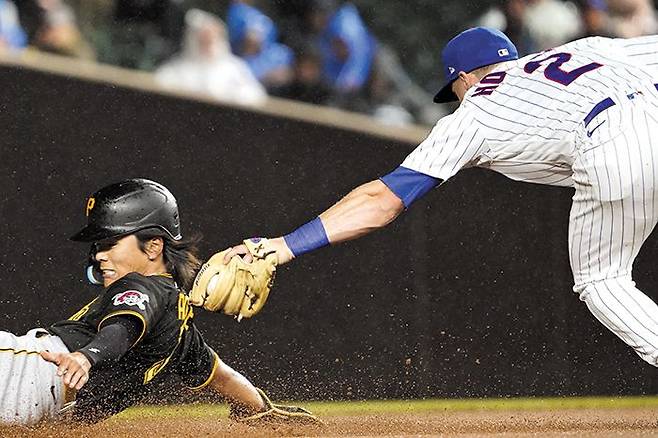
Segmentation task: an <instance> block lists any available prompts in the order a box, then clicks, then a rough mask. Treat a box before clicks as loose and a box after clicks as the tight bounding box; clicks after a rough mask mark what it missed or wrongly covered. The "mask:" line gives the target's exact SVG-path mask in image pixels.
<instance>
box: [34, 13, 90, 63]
mask: <svg viewBox="0 0 658 438" xmlns="http://www.w3.org/2000/svg"><path fill="white" fill-rule="evenodd" d="M35 4H36V6H37V9H36V17H35V24H36V26H35V30H34V32H33V33H32V36H31V38H30V44H31V45H33V46H34V47H36V48H37V49H39V50H43V51H46V52H52V53H57V54H60V55H66V56H74V57H78V58H83V59H94V57H95V55H94V51H93V49H92V48H91V46H90V45H89V44H88V43H87V42H86V41H85V40H84V39H83V38H82V34H81V33H80V30H79V29H78V25H77V23H76V20H75V14H74V12H73V9H71V7H70V6H68V5H67V4H65V3H64V2H63V1H62V0H37V1H36V2H35Z"/></svg>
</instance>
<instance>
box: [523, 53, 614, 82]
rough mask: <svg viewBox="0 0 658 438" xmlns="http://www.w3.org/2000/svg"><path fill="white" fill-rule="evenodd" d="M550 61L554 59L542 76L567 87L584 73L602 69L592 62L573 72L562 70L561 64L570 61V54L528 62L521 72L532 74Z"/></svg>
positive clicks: (554, 55) (601, 65) (600, 65)
mask: <svg viewBox="0 0 658 438" xmlns="http://www.w3.org/2000/svg"><path fill="white" fill-rule="evenodd" d="M551 59H554V61H553V62H551V63H550V64H548V65H547V66H546V68H545V69H544V76H546V79H549V80H551V81H553V82H557V83H559V84H562V85H565V86H567V85H569V84H571V83H572V82H573V81H575V80H576V79H578V78H579V77H580V76H581V75H584V74H585V73H587V72H589V71H592V70H596V69H597V68H599V67H603V64H599V63H598V62H592V63H590V64H586V65H583V66H582V67H578V68H575V69H573V70H562V68H561V67H562V64H564V63H565V62H568V61H569V60H570V59H571V53H565V52H561V53H555V54H553V55H550V56H547V57H545V58H543V59H538V60H537V61H530V62H529V63H527V64H526V65H525V67H523V70H524V71H525V72H526V73H528V74H532V73H534V72H535V71H537V69H538V68H539V67H540V66H541V65H542V64H543V63H545V62H546V61H549V60H551Z"/></svg>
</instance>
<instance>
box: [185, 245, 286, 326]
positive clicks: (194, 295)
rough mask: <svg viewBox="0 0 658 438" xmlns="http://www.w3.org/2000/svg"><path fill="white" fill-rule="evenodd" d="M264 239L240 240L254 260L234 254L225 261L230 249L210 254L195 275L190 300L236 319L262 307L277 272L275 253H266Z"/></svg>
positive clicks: (249, 315) (254, 312)
mask: <svg viewBox="0 0 658 438" xmlns="http://www.w3.org/2000/svg"><path fill="white" fill-rule="evenodd" d="M266 242H267V239H247V240H245V241H244V242H243V243H244V244H245V246H246V247H247V249H248V250H249V252H250V253H251V255H252V257H253V261H252V262H251V263H246V262H245V261H244V260H243V259H242V258H241V257H239V256H234V257H233V258H232V259H231V261H230V262H229V263H228V264H226V265H225V264H224V256H225V255H226V253H227V252H228V251H229V249H227V250H224V251H222V252H219V253H217V254H215V255H213V256H212V257H211V258H210V259H209V260H208V261H207V262H206V263H205V264H204V265H203V266H202V267H201V270H200V271H199V273H198V274H197V276H196V278H195V280H194V284H193V286H192V291H191V292H190V303H191V304H192V305H194V306H198V307H203V308H204V309H206V310H209V311H211V312H219V311H221V312H223V313H225V314H227V315H232V316H235V317H236V318H237V319H238V321H239V320H241V319H242V318H251V317H252V316H254V315H255V314H256V313H258V312H259V311H260V309H262V308H263V305H265V301H267V297H268V296H269V294H270V290H271V289H272V285H273V283H274V275H275V273H276V265H277V256H276V253H275V252H274V251H270V252H267V251H266V249H265V247H266V245H265V244H266Z"/></svg>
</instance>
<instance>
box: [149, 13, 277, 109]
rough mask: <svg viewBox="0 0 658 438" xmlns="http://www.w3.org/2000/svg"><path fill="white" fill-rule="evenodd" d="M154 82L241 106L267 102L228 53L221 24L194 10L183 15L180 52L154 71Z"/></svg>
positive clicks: (245, 69)
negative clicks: (183, 26) (182, 36)
mask: <svg viewBox="0 0 658 438" xmlns="http://www.w3.org/2000/svg"><path fill="white" fill-rule="evenodd" d="M156 80H157V81H158V82H160V83H161V84H162V85H164V86H166V87H169V88H178V89H182V90H187V91H192V92H196V93H203V94H207V95H209V96H212V97H214V98H217V99H219V100H222V101H231V102H236V103H239V104H244V105H258V104H261V103H263V102H264V101H265V100H266V98H267V94H266V92H265V89H264V88H263V86H262V85H261V84H260V82H258V80H257V79H256V78H255V77H254V75H253V74H252V73H251V70H250V69H249V66H247V64H246V63H245V62H244V61H243V60H242V59H240V58H239V57H237V56H235V55H233V54H232V53H231V49H230V47H229V43H228V39H227V36H226V26H225V25H224V23H223V22H222V21H221V20H220V19H219V18H218V17H216V16H214V15H212V14H210V13H207V12H204V11H200V10H198V9H190V10H189V11H188V12H187V14H186V15H185V35H184V40H183V48H182V51H181V53H180V54H178V55H176V56H174V57H173V58H172V59H171V60H170V61H167V62H166V63H165V64H164V65H162V66H161V67H160V68H159V69H158V70H157V71H156Z"/></svg>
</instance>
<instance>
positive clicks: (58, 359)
mask: <svg viewBox="0 0 658 438" xmlns="http://www.w3.org/2000/svg"><path fill="white" fill-rule="evenodd" d="M41 357H42V358H43V359H44V360H47V361H48V362H52V363H54V364H55V365H57V375H58V376H60V377H62V376H63V378H64V385H66V386H68V387H69V388H75V390H76V391H79V390H80V388H82V387H83V386H84V384H85V383H87V381H88V380H89V370H90V369H91V363H89V360H88V359H87V357H86V356H85V355H84V354H82V353H78V352H74V353H51V352H50V351H42V352H41Z"/></svg>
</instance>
